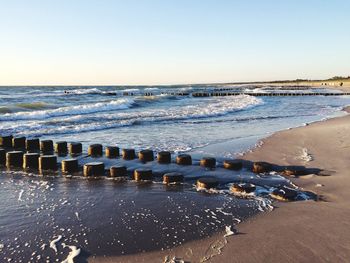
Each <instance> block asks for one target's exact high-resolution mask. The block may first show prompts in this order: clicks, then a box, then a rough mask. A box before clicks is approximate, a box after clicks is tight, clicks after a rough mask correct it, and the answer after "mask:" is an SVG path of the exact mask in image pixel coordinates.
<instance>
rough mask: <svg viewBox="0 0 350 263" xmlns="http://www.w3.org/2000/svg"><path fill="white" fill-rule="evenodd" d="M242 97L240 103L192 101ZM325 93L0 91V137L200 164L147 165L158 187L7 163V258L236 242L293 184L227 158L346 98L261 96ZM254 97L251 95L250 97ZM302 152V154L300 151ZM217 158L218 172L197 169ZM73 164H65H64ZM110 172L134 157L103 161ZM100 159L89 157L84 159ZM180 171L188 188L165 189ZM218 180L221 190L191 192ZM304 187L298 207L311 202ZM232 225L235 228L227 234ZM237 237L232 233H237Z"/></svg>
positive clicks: (328, 111) (3, 188) (2, 216)
mask: <svg viewBox="0 0 350 263" xmlns="http://www.w3.org/2000/svg"><path fill="white" fill-rule="evenodd" d="M218 92H220V93H227V92H230V93H235V96H207V97H204V96H195V94H201V93H202V94H208V93H209V94H212V93H218ZM310 92H317V93H329V92H333V93H334V92H339V93H341V91H334V89H332V90H330V89H327V88H326V87H297V86H291V87H279V86H264V87H257V86H256V85H221V84H220V85H178V86H47V87H46V86H21V87H5V86H2V87H0V135H1V136H4V135H13V136H25V137H27V138H39V139H40V140H43V139H51V140H53V141H67V142H81V143H82V144H83V149H84V152H86V150H87V147H88V146H89V145H90V144H95V143H100V144H103V145H104V146H107V145H115V146H118V147H120V148H121V149H122V148H134V149H135V150H136V151H139V150H142V149H152V150H153V151H154V152H155V153H156V152H159V151H170V152H171V153H172V155H173V158H174V157H175V156H176V155H177V154H181V153H188V154H191V155H192V157H193V160H194V165H193V166H190V167H179V166H178V165H176V164H175V163H172V164H170V165H163V166H161V165H158V164H157V163H156V161H154V162H151V163H149V164H146V166H147V167H148V168H151V169H152V170H153V171H154V173H155V175H156V176H155V179H154V181H153V182H135V181H133V180H131V179H128V180H123V181H120V180H112V179H110V178H105V179H99V180H97V179H96V180H91V179H90V180H89V179H86V178H84V177H82V176H76V177H74V176H71V177H65V176H63V175H62V174H60V173H59V172H55V173H52V174H46V175H45V176H43V175H42V174H40V173H38V172H35V171H33V172H30V173H28V172H24V171H22V170H21V169H11V170H10V169H7V168H6V167H0V197H1V200H2V201H1V202H0V211H1V213H0V261H1V262H73V261H72V260H73V259H74V262H86V259H88V258H89V257H95V256H122V255H128V254H138V253H144V252H147V251H154V250H165V249H169V248H172V247H174V246H179V245H182V244H184V243H186V242H189V241H192V240H196V239H200V238H206V237H209V236H211V235H214V234H216V233H219V232H220V231H224V232H225V231H226V233H227V235H233V233H234V232H235V231H234V229H235V228H236V226H237V225H238V224H239V223H240V222H242V221H244V220H246V219H247V218H249V217H252V216H256V215H258V214H259V213H265V212H270V211H272V210H273V207H274V201H273V200H272V199H271V198H270V197H269V193H270V192H271V191H272V190H273V189H275V188H276V187H281V186H287V187H293V188H296V189H297V186H294V185H293V184H292V183H291V182H290V181H289V180H288V179H286V178H284V177H283V176H281V175H279V174H277V173H270V174H265V175H256V174H253V173H252V172H250V171H249V170H247V169H243V170H241V171H234V172H233V171H228V170H226V169H223V168H222V163H221V162H222V160H224V159H233V158H239V156H240V155H241V154H243V153H244V152H246V151H249V150H250V149H252V148H254V147H257V146H258V144H259V141H260V140H261V139H263V138H266V137H267V136H269V135H271V134H272V133H274V132H277V131H280V130H285V129H289V128H293V127H298V126H303V125H306V124H308V123H312V122H315V121H320V120H324V119H327V118H332V117H337V116H342V115H345V114H346V113H345V112H344V111H342V109H343V108H344V107H345V106H346V105H349V104H350V96H257V95H259V94H261V93H264V94H269V93H271V94H272V93H288V94H293V93H306V94H307V93H310ZM248 94H249V95H248ZM301 154H302V153H301ZM205 156H210V157H215V158H217V161H218V163H217V168H216V169H204V168H203V167H200V166H199V160H200V159H201V158H202V157H205ZM65 158H70V157H69V156H67V157H62V156H60V157H59V161H60V160H62V159H65ZM101 160H102V161H103V162H105V164H106V168H109V167H110V166H113V165H116V164H118V165H120V164H122V165H126V166H127V167H128V171H129V172H130V173H132V171H133V170H134V169H137V168H139V167H143V166H144V164H142V163H140V162H139V161H138V160H133V161H124V160H121V159H117V160H108V159H106V158H100V159H99V161H101ZM91 161H94V160H93V158H91V157H87V156H85V155H83V156H81V157H79V163H80V164H81V165H83V164H84V163H86V162H91ZM166 172H181V173H183V174H184V175H185V183H184V184H182V185H176V186H165V185H164V184H162V182H161V176H162V174H164V173H166ZM205 176H210V177H216V178H217V179H218V180H219V182H220V184H219V186H218V187H217V188H216V189H211V190H205V189H198V187H196V183H195V182H196V180H197V179H198V178H200V177H205ZM235 182H249V183H254V184H255V185H256V186H257V188H256V191H255V192H254V193H251V194H249V195H245V196H243V197H242V196H237V195H233V194H232V193H231V192H230V190H229V189H230V186H231V185H232V183H235ZM308 198H309V196H308V195H307V193H304V192H303V191H301V190H300V193H299V198H298V200H300V201H302V200H305V199H308ZM229 230H230V231H229ZM232 238H234V237H232Z"/></svg>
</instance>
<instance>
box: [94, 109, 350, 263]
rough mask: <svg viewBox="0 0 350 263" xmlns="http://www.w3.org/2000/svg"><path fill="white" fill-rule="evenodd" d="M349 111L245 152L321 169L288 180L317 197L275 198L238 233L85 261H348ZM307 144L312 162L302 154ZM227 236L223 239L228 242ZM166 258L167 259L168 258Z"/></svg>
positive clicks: (284, 133) (250, 157) (278, 135)
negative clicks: (267, 209) (266, 210)
mask: <svg viewBox="0 0 350 263" xmlns="http://www.w3.org/2000/svg"><path fill="white" fill-rule="evenodd" d="M349 132H350V115H346V116H344V117H339V118H334V119H329V120H327V121H322V122H317V123H313V124H310V125H307V126H305V127H299V128H295V129H291V130H286V131H281V132H278V133H275V134H274V135H272V136H270V137H269V138H267V139H265V140H263V145H262V146H261V147H259V148H256V149H254V150H253V151H252V152H249V153H247V154H245V155H244V157H243V158H244V159H246V160H251V161H267V162H271V163H274V164H278V165H302V166H306V167H308V168H319V169H322V170H323V171H322V172H321V173H320V174H319V175H313V174H311V175H306V176H300V177H298V178H291V180H292V181H293V182H294V183H295V184H296V185H298V186H300V187H302V188H304V189H306V190H309V191H314V192H316V193H317V194H318V195H319V196H320V200H319V201H317V202H315V201H303V202H293V203H284V202H274V206H275V209H274V210H273V211H272V212H270V213H264V214H263V215H259V216H257V217H255V218H252V219H250V220H248V221H246V222H244V223H242V224H240V225H238V229H237V230H238V234H237V235H234V236H230V237H228V238H227V239H225V238H223V235H224V233H219V234H217V235H215V236H213V237H211V238H208V239H205V240H200V241H194V242H189V243H187V244H185V245H182V246H179V247H176V248H174V249H171V250H166V251H161V252H151V253H145V254H141V255H136V256H135V255H131V256H125V257H117V258H90V259H89V262H171V261H170V259H172V258H173V257H177V258H181V259H183V260H184V261H185V262H281V261H283V262H347V261H348V260H349V258H350V238H349V237H350V228H349V225H350V224H349V222H348V218H349V216H350V210H349V207H350V201H349V199H350V198H349V197H350V192H349V187H350V181H349V178H348V170H349V168H350V164H349V162H348V155H349V154H348V151H349V147H350V139H349V137H348V134H349ZM305 149H306V151H307V153H308V154H309V156H311V159H312V160H310V161H306V160H305V158H301V156H302V153H303V151H304V152H305ZM226 241H227V244H226ZM167 260H169V261H167Z"/></svg>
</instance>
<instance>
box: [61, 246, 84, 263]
mask: <svg viewBox="0 0 350 263" xmlns="http://www.w3.org/2000/svg"><path fill="white" fill-rule="evenodd" d="M62 246H63V248H66V247H68V248H69V249H70V252H69V254H68V256H67V258H66V259H65V260H63V261H62V263H74V258H75V257H77V256H79V254H80V251H81V249H80V248H77V247H76V246H69V245H66V244H65V243H62Z"/></svg>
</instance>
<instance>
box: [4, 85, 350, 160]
mask: <svg viewBox="0 0 350 263" xmlns="http://www.w3.org/2000/svg"><path fill="white" fill-rule="evenodd" d="M215 88H223V87H221V86H220V87H215V86H194V87H192V86H178V87H127V88H126V87H0V131H1V134H13V135H24V136H27V137H40V138H52V139H53V140H67V141H81V142H83V143H84V146H85V147H87V146H88V144H89V143H102V144H104V145H115V144H117V145H118V146H120V147H129V148H130V147H133V148H136V149H143V148H151V149H154V150H155V151H158V150H169V151H172V152H186V151H192V152H200V153H202V154H209V155H210V154H214V155H216V156H219V157H220V156H222V157H228V156H232V155H234V154H236V153H239V152H242V151H245V150H246V149H247V148H249V147H252V146H254V144H255V143H256V141H257V140H258V139H260V138H262V137H265V136H266V135H267V134H269V133H272V132H275V131H278V130H282V129H286V128H289V127H295V126H300V125H302V124H304V123H308V122H313V121H317V120H321V119H323V118H327V117H332V116H336V115H339V114H341V112H340V110H341V109H342V107H343V106H344V105H347V104H348V102H349V101H350V98H349V97H348V96H339V97H338V96H336V97H323V96H318V97H312V96H311V97H310V96H305V97H254V96H248V95H240V96H229V97H209V98H194V97H192V96H171V95H170V96H168V95H164V94H161V93H166V92H197V91H203V90H215ZM225 88H228V87H225ZM229 88H234V87H229ZM237 91H249V92H256V93H259V92H261V91H264V92H272V93H273V92H281V91H282V92H308V91H322V92H327V90H324V89H321V88H315V89H311V90H310V89H304V90H303V89H301V88H298V89H295V88H294V89H291V90H286V89H285V88H278V87H277V88H271V87H266V88H264V89H257V88H255V87H250V88H249V87H245V86H243V87H242V86H238V87H237ZM65 92H66V93H65ZM124 92H132V93H134V95H135V96H122V94H123V93H124ZM145 93H153V94H154V96H137V94H140V95H142V94H145ZM114 94H115V95H114ZM228 141H229V142H230V145H231V149H221V150H220V149H219V150H213V148H214V147H210V146H212V145H216V144H222V143H224V144H225V143H227V142H228ZM208 146H209V147H208Z"/></svg>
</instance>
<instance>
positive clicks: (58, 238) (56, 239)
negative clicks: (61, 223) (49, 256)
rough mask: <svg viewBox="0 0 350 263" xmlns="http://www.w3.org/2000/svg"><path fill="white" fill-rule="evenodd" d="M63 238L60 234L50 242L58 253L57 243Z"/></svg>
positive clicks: (51, 246)
mask: <svg viewBox="0 0 350 263" xmlns="http://www.w3.org/2000/svg"><path fill="white" fill-rule="evenodd" d="M61 239H62V236H61V235H59V236H58V237H57V238H55V239H54V240H52V241H51V242H50V248H52V249H53V250H54V251H55V252H56V253H57V246H56V243H57V242H58V241H60V240H61Z"/></svg>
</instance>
